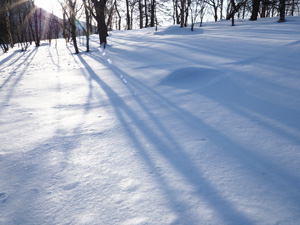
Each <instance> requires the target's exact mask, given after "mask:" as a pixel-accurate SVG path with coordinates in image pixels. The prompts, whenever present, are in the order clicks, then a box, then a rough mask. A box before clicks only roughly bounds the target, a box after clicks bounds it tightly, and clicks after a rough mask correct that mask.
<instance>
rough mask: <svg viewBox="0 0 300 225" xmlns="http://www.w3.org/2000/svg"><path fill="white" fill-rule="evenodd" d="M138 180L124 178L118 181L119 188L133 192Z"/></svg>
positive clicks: (136, 187)
mask: <svg viewBox="0 0 300 225" xmlns="http://www.w3.org/2000/svg"><path fill="white" fill-rule="evenodd" d="M138 186H139V182H138V181H136V180H134V179H124V180H122V181H121V183H120V188H121V189H122V190H124V191H128V192H134V191H136V190H137V189H138Z"/></svg>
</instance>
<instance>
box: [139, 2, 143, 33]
mask: <svg viewBox="0 0 300 225" xmlns="http://www.w3.org/2000/svg"><path fill="white" fill-rule="evenodd" d="M139 11H140V29H142V28H143V6H142V0H139Z"/></svg>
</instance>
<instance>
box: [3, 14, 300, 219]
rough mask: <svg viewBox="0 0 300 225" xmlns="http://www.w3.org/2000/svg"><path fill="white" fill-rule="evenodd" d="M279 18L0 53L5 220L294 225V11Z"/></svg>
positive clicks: (298, 83) (297, 96)
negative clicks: (105, 42) (76, 50)
mask: <svg viewBox="0 0 300 225" xmlns="http://www.w3.org/2000/svg"><path fill="white" fill-rule="evenodd" d="M277 20H278V18H267V19H259V20H258V21H255V22H251V21H246V20H241V21H236V26H234V27H231V26H230V23H231V22H230V21H220V22H217V23H204V25H203V27H202V28H199V27H198V28H196V29H195V31H194V32H191V31H190V30H189V29H188V28H184V29H181V28H179V27H177V26H168V27H161V28H159V29H158V31H157V32H155V31H154V30H153V29H152V28H148V29H142V30H132V31H114V32H112V34H111V36H110V37H109V38H108V47H107V48H106V49H105V50H103V49H101V48H98V47H99V46H98V37H97V36H96V35H93V36H92V37H91V45H92V46H91V50H92V51H91V52H89V53H86V52H84V51H85V47H84V46H81V53H80V54H78V55H75V54H73V52H74V49H73V47H72V45H71V44H68V46H67V47H66V44H65V41H64V40H58V44H57V47H56V46H55V43H54V42H52V45H49V44H48V43H46V42H44V43H43V44H42V46H41V47H39V48H35V47H33V46H32V47H30V48H29V50H28V51H27V52H21V51H20V50H19V49H12V50H10V51H9V52H8V53H6V54H2V53H1V54H0V143H1V144H0V171H1V173H0V212H1V213H0V214H1V216H0V224H3V225H8V224H9V225H11V224H23V225H37V224H89V225H90V224H103V225H110V224H111V225H116V224H153V225H154V224H155V225H157V224H160V225H167V224H180V225H182V224H184V225H199V224H220V225H221V224H222V225H224V224H232V225H240V224H261V225H265V224H278V225H279V224H282V225H283V224H284V225H286V224H289V225H293V224H295V225H296V224H300V214H299V212H300V189H299V187H300V116H299V115H300V74H299V71H300V63H299V62H300V17H287V22H285V23H278V22H277ZM79 42H80V43H82V44H83V43H84V40H82V41H79Z"/></svg>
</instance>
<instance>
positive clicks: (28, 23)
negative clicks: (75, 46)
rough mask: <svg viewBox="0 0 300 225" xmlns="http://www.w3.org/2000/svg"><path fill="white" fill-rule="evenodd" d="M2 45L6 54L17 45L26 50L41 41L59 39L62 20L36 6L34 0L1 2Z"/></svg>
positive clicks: (0, 41)
mask: <svg viewBox="0 0 300 225" xmlns="http://www.w3.org/2000/svg"><path fill="white" fill-rule="evenodd" d="M0 32H1V33H0V45H1V48H2V50H3V51H4V52H6V51H8V50H9V47H13V46H14V45H15V44H18V45H21V48H22V50H26V49H27V48H28V46H29V45H31V44H33V43H35V45H36V46H37V47H38V46H40V42H41V40H45V39H49V41H51V39H53V38H58V37H59V33H60V32H61V20H60V19H59V18H58V17H56V16H55V15H53V13H49V12H47V11H45V10H43V9H41V8H38V7H36V6H35V4H34V1H33V0H26V1H24V0H21V1H20V0H1V4H0Z"/></svg>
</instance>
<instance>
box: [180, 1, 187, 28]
mask: <svg viewBox="0 0 300 225" xmlns="http://www.w3.org/2000/svg"><path fill="white" fill-rule="evenodd" d="M185 1H186V0H181V10H180V11H181V12H180V27H183V26H184V11H185Z"/></svg>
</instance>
